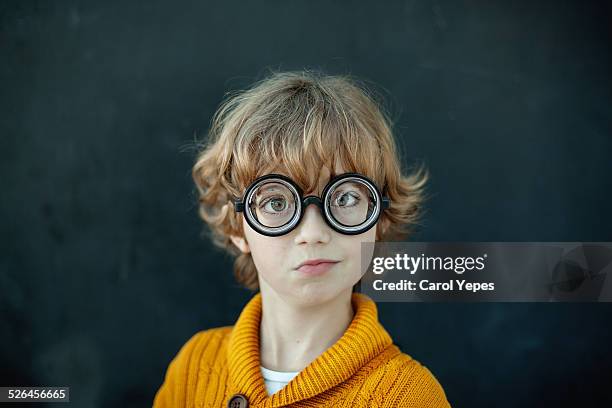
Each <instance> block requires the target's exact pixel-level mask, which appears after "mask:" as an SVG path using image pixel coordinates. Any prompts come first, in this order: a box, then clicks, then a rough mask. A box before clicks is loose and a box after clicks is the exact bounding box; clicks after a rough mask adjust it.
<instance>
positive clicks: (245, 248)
mask: <svg viewBox="0 0 612 408" xmlns="http://www.w3.org/2000/svg"><path fill="white" fill-rule="evenodd" d="M230 239H231V240H232V242H233V243H234V245H236V246H237V247H238V249H240V251H241V252H243V253H245V254H248V253H249V252H251V248H249V244H248V243H247V242H246V239H244V237H238V236H236V235H230Z"/></svg>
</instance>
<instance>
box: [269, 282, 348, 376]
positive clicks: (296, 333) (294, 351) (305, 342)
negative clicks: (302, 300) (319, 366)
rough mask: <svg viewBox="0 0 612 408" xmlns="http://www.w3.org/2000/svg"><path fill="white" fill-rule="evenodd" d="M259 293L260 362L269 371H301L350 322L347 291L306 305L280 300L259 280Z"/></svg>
mask: <svg viewBox="0 0 612 408" xmlns="http://www.w3.org/2000/svg"><path fill="white" fill-rule="evenodd" d="M260 290H261V294H262V315H261V325H260V359H261V365H262V366H264V367H265V368H268V369H270V370H275V371H301V370H302V369H304V368H305V367H306V366H307V365H308V364H309V363H310V362H311V361H313V360H314V359H316V358H317V357H318V356H319V355H321V354H322V353H323V352H324V351H325V350H327V349H328V348H329V347H331V346H332V345H333V344H334V343H335V342H336V341H338V339H339V338H340V337H342V335H343V334H344V332H345V331H346V329H347V327H348V326H349V324H350V323H351V320H352V319H353V307H352V305H351V296H352V291H351V288H348V290H345V291H343V292H342V293H341V294H340V295H338V296H336V297H334V298H333V299H331V300H329V301H328V302H325V303H321V304H316V305H308V306H303V305H299V304H295V303H293V302H291V301H290V300H287V299H284V298H283V297H282V296H279V295H278V294H277V293H276V292H275V291H274V290H272V289H271V288H270V287H269V286H267V285H266V284H265V282H262V280H261V279H260Z"/></svg>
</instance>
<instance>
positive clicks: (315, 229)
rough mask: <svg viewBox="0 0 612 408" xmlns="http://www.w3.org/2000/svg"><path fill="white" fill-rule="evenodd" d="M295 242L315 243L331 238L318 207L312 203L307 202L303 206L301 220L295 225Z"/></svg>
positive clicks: (327, 240) (324, 241) (325, 241)
mask: <svg viewBox="0 0 612 408" xmlns="http://www.w3.org/2000/svg"><path fill="white" fill-rule="evenodd" d="M297 231H298V233H297V235H296V236H295V243H296V244H302V243H306V244H316V243H327V242H329V240H330V238H331V231H330V228H329V226H328V225H327V223H326V222H325V220H324V219H323V214H321V210H320V209H319V207H318V206H317V205H316V204H314V203H311V204H307V205H306V207H305V208H304V215H303V217H302V221H301V222H300V224H299V225H298V226H297Z"/></svg>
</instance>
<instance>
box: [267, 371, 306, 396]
mask: <svg viewBox="0 0 612 408" xmlns="http://www.w3.org/2000/svg"><path fill="white" fill-rule="evenodd" d="M298 374H299V371H295V372H293V371H289V372H286V371H274V370H268V369H267V368H265V367H264V366H261V375H263V378H264V382H265V383H266V390H267V391H268V395H272V394H274V393H275V392H276V391H278V390H280V389H281V388H283V387H284V386H285V385H287V383H288V382H289V381H291V379H292V378H293V377H295V376H296V375H298Z"/></svg>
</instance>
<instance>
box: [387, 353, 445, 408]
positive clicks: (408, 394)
mask: <svg viewBox="0 0 612 408" xmlns="http://www.w3.org/2000/svg"><path fill="white" fill-rule="evenodd" d="M393 347H396V346H393ZM383 369H384V371H385V375H384V379H383V381H381V383H380V384H379V389H378V391H379V392H380V393H381V395H382V396H383V398H382V400H383V401H384V403H383V404H382V406H384V407H386V406H388V407H395V406H401V407H431V408H438V407H439V408H447V407H450V404H449V403H448V400H447V399H446V394H445V392H444V389H443V388H442V386H441V385H440V383H439V382H438V380H437V379H436V377H435V376H434V375H433V373H432V372H431V371H430V370H429V369H428V368H427V367H426V366H424V365H422V364H421V363H420V362H419V361H417V360H415V359H413V358H412V357H411V356H410V355H408V354H405V353H402V352H401V351H400V352H399V353H398V354H396V355H395V356H394V357H393V358H392V359H390V360H389V361H387V363H386V364H385V365H384V368H383Z"/></svg>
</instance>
